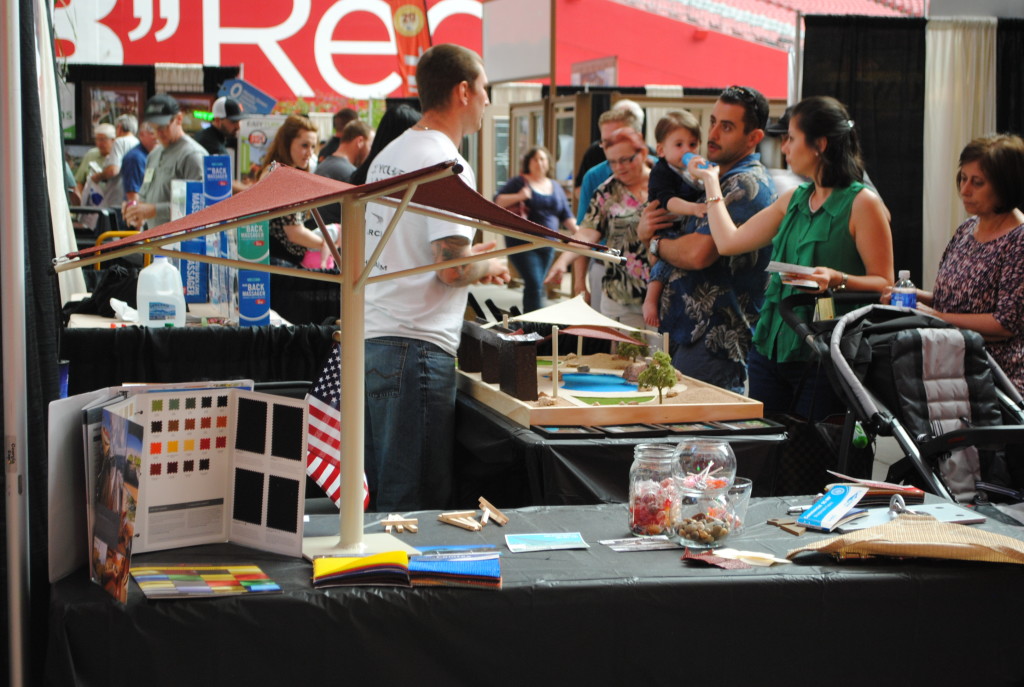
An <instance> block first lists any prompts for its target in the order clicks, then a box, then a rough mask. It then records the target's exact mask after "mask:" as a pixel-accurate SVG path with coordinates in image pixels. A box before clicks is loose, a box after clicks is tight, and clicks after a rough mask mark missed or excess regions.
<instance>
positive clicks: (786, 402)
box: [747, 347, 844, 422]
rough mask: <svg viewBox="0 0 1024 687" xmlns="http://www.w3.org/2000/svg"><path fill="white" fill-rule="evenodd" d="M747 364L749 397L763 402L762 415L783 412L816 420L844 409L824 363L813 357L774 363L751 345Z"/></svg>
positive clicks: (812, 420)
mask: <svg viewBox="0 0 1024 687" xmlns="http://www.w3.org/2000/svg"><path fill="white" fill-rule="evenodd" d="M747 364H748V366H749V370H750V397H751V398H754V399H757V400H758V401H761V403H763V404H764V413H765V415H768V414H769V413H772V414H775V413H786V414H789V415H797V416H799V417H802V418H804V419H806V420H810V421H811V422H818V421H819V420H821V419H823V418H825V417H828V416H829V415H834V414H835V413H841V412H843V410H844V406H843V403H842V401H841V400H840V399H839V397H838V396H836V394H835V391H833V390H832V383H831V381H830V380H829V378H828V375H827V374H826V373H825V368H824V366H823V365H819V364H817V363H816V362H814V361H811V362H803V361H794V362H788V363H777V362H775V361H774V360H771V359H769V358H767V357H765V356H764V355H762V354H761V353H759V352H758V351H757V349H756V348H753V347H752V348H751V349H750V353H749V354H748V355H747ZM801 380H802V381H801Z"/></svg>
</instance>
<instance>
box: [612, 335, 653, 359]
mask: <svg viewBox="0 0 1024 687" xmlns="http://www.w3.org/2000/svg"><path fill="white" fill-rule="evenodd" d="M633 339H634V340H635V341H636V343H620V344H619V345H618V348H617V349H616V353H618V354H619V355H620V356H622V357H623V358H629V359H630V360H632V361H633V362H634V363H635V362H636V359H637V358H639V357H644V356H646V355H647V353H648V351H649V350H650V349H649V348H648V347H647V344H645V343H644V341H643V339H641V338H640V337H638V336H633Z"/></svg>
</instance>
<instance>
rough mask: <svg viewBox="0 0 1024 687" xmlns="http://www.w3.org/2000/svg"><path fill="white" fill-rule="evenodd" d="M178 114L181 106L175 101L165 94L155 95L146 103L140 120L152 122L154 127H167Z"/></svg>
mask: <svg viewBox="0 0 1024 687" xmlns="http://www.w3.org/2000/svg"><path fill="white" fill-rule="evenodd" d="M180 113H181V106H180V105H178V101H177V100H175V99H174V98H172V97H171V96H169V95H167V94H166V93H157V94H156V95H154V96H153V97H152V98H150V99H149V100H147V101H146V109H145V111H144V112H143V113H142V118H143V119H144V120H145V121H147V122H153V125H154V126H167V125H168V124H170V123H171V120H172V119H174V117H175V116H176V115H178V114H180Z"/></svg>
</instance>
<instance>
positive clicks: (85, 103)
mask: <svg viewBox="0 0 1024 687" xmlns="http://www.w3.org/2000/svg"><path fill="white" fill-rule="evenodd" d="M145 104H146V85H145V84H142V83H124V84H114V83H86V84H83V86H82V110H83V112H82V119H81V121H82V122H84V123H85V125H86V130H84V131H81V132H80V134H81V136H82V137H83V138H84V139H86V140H88V139H91V138H92V136H93V131H94V130H95V128H96V126H97V125H98V124H111V125H113V123H114V122H115V121H116V120H117V118H118V117H120V116H121V115H123V114H133V115H135V116H136V117H139V116H140V114H141V113H142V108H143V107H144V106H145Z"/></svg>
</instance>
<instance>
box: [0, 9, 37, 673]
mask: <svg viewBox="0 0 1024 687" xmlns="http://www.w3.org/2000/svg"><path fill="white" fill-rule="evenodd" d="M20 35H21V27H20V13H19V3H18V1H17V0H7V2H4V11H3V15H2V18H0V36H3V37H4V41H3V44H4V49H3V53H2V55H3V57H2V58H0V60H2V65H0V93H3V94H4V98H3V103H2V105H0V107H2V114H0V117H2V121H3V122H4V125H3V127H0V128H2V130H3V149H4V150H9V151H15V150H21V149H22V142H21V133H22V117H21V98H20V97H19V95H20V94H21V41H20ZM23 193H24V179H23V178H22V176H21V167H20V166H19V165H16V164H11V165H4V166H3V168H2V171H0V213H2V214H0V227H2V229H3V230H2V231H0V272H2V274H3V276H2V281H0V283H2V286H3V342H4V345H3V374H4V392H3V393H4V396H3V398H4V401H3V403H4V471H5V475H4V477H5V481H6V494H5V507H6V518H7V527H6V535H7V632H8V640H7V646H8V660H9V669H8V678H9V681H10V684H11V685H12V687H21V686H22V685H24V684H26V681H27V675H26V659H27V657H28V644H27V642H28V611H29V593H30V590H29V576H28V570H29V560H28V473H27V470H26V465H25V460H26V456H27V451H26V450H25V449H26V447H25V441H26V439H27V437H28V399H27V394H26V389H27V388H28V386H27V375H26V370H25V367H26V361H27V358H26V343H25V203H24V196H23Z"/></svg>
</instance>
